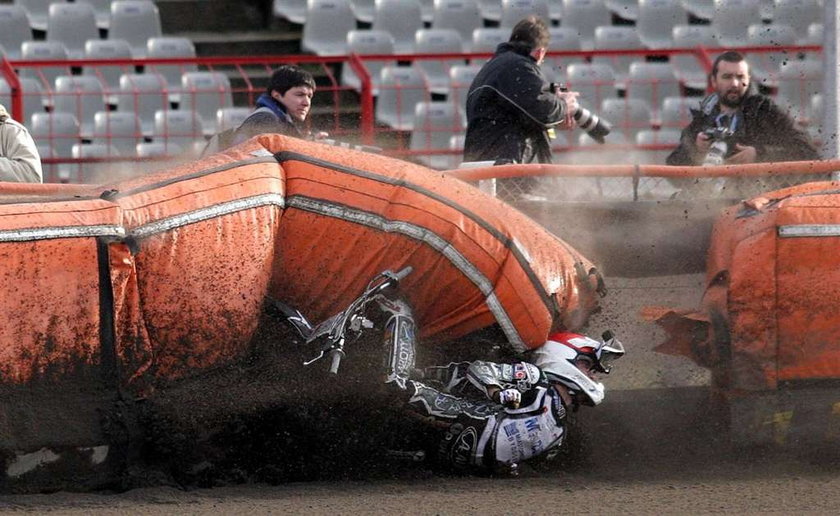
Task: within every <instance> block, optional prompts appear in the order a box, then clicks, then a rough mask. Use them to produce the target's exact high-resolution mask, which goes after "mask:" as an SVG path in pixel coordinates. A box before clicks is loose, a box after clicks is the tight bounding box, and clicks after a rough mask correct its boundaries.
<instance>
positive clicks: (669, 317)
mask: <svg viewBox="0 0 840 516" xmlns="http://www.w3.org/2000/svg"><path fill="white" fill-rule="evenodd" d="M838 297H840V183H837V182H815V183H808V184H803V185H797V186H793V187H790V188H786V189H783V190H778V191H775V192H769V193H767V194H764V195H763V196H762V197H759V198H755V199H751V200H748V201H744V202H742V203H740V204H738V205H736V206H733V207H730V208H727V209H726V210H724V212H723V214H722V215H721V217H720V218H719V219H718V221H717V222H716V224H715V227H714V230H713V233H712V243H711V246H710V249H709V254H708V260H707V274H706V292H705V294H704V297H703V301H702V304H701V307H700V308H699V309H696V310H676V309H665V308H654V309H648V310H647V311H646V313H645V314H644V315H645V316H646V317H647V318H648V319H650V320H653V321H656V322H657V323H658V324H660V325H661V326H663V328H665V330H666V331H667V332H668V334H669V335H668V340H667V341H666V342H665V343H663V344H662V345H660V346H659V350H660V351H663V352H666V353H672V354H679V355H685V356H689V357H691V358H692V359H694V360H695V361H697V362H698V363H699V364H701V365H704V366H706V367H709V368H710V369H711V370H712V372H713V373H714V374H713V378H714V379H715V383H716V386H717V387H719V388H722V389H725V390H731V391H743V390H747V391H755V390H765V389H775V388H776V387H777V386H778V384H779V383H781V382H796V381H810V380H820V379H837V378H840V345H838V344H837V328H838V327H840V310H838V308H837V302H836V300H837V299H838Z"/></svg>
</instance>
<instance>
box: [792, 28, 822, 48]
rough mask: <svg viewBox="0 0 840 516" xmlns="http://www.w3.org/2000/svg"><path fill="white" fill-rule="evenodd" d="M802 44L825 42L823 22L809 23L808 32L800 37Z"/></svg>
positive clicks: (820, 43) (799, 42)
mask: <svg viewBox="0 0 840 516" xmlns="http://www.w3.org/2000/svg"><path fill="white" fill-rule="evenodd" d="M798 44H800V45H822V44H823V24H822V23H812V24H811V25H808V33H807V34H806V35H805V36H804V37H802V38H800V39H799V41H798Z"/></svg>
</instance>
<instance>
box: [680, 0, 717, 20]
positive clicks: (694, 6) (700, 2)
mask: <svg viewBox="0 0 840 516" xmlns="http://www.w3.org/2000/svg"><path fill="white" fill-rule="evenodd" d="M682 5H683V7H685V10H686V11H688V12H690V13H691V14H693V15H694V16H696V17H697V18H700V19H701V20H711V19H712V16H713V15H714V12H715V0H682Z"/></svg>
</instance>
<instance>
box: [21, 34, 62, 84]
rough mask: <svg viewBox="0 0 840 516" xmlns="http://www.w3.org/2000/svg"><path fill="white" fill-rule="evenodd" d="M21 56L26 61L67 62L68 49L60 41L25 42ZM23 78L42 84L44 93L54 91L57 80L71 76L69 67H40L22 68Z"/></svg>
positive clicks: (22, 45)
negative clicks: (60, 77) (60, 76)
mask: <svg viewBox="0 0 840 516" xmlns="http://www.w3.org/2000/svg"><path fill="white" fill-rule="evenodd" d="M20 56H21V59H23V60H24V61H62V60H67V49H66V48H64V45H63V44H62V43H60V42H58V41H24V42H23V44H21V46H20ZM20 75H21V76H22V77H32V78H35V79H37V80H38V81H40V82H41V88H42V90H43V91H50V90H52V87H53V84H55V78H56V77H58V76H59V75H70V67H69V66H40V67H37V68H29V67H27V68H22V69H21V71H20Z"/></svg>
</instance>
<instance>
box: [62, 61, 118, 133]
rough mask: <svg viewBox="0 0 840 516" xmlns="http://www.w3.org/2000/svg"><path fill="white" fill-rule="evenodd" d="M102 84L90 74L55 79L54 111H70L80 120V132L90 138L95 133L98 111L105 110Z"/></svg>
mask: <svg viewBox="0 0 840 516" xmlns="http://www.w3.org/2000/svg"><path fill="white" fill-rule="evenodd" d="M107 108H108V107H107V105H106V104H105V97H104V92H103V90H102V84H101V83H100V82H99V80H98V79H97V78H96V77H91V76H88V75H77V76H69V75H61V76H59V77H56V79H55V90H54V94H53V112H55V113H70V114H72V115H75V117H76V119H77V120H78V121H79V134H80V135H81V136H82V138H89V137H90V135H91V134H92V133H93V117H94V116H95V115H96V112H97V111H104V110H106V109H107Z"/></svg>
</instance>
